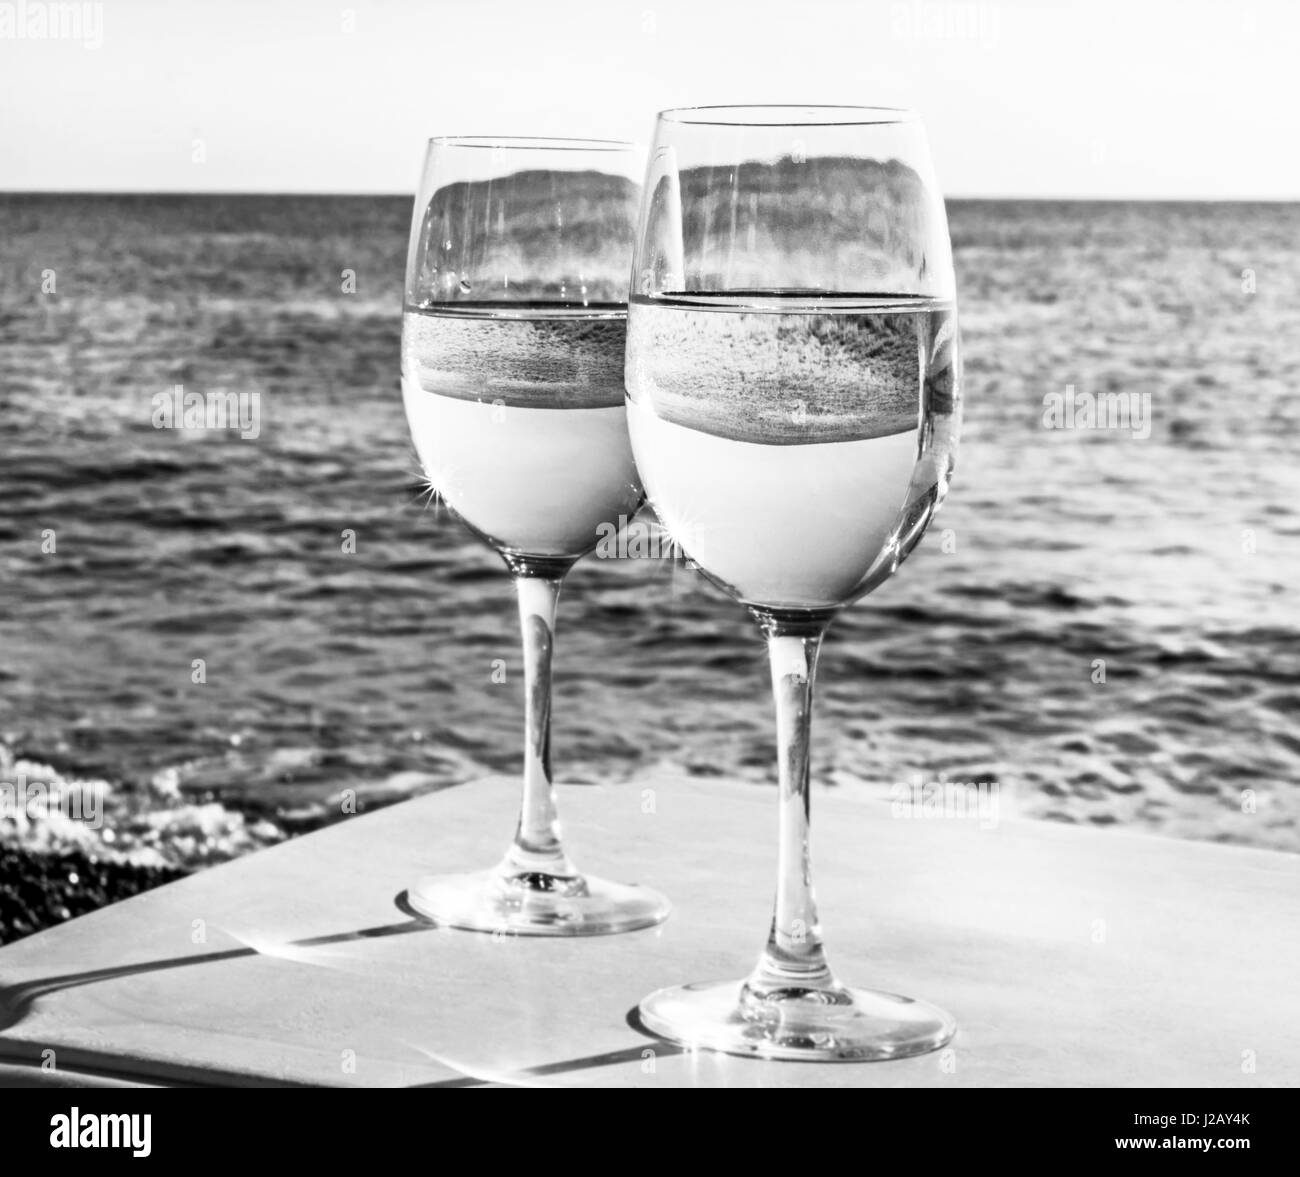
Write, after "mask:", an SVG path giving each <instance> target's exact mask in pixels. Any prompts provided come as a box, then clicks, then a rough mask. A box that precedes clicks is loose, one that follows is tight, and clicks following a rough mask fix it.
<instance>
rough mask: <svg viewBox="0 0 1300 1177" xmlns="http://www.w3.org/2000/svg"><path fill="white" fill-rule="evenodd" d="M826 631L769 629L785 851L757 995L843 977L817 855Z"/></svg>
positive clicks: (755, 981) (756, 977)
mask: <svg viewBox="0 0 1300 1177" xmlns="http://www.w3.org/2000/svg"><path fill="white" fill-rule="evenodd" d="M823 632H824V629H823V630H818V631H816V632H813V633H800V634H789V633H780V632H773V631H772V630H769V631H768V656H769V658H770V660H771V664H772V693H773V695H774V696H775V700H776V730H777V756H778V769H779V775H780V822H779V835H778V836H779V850H778V866H777V880H776V904H775V908H774V910H773V913H772V930H771V932H770V934H769V935H768V940H767V947H766V949H764V951H763V955H762V957H761V958H760V960H759V963H758V968H757V969H755V971H754V973H753V975H752V976H751V977H750V979H749V982H748V989H749V992H750V993H751V994H752V995H754V996H757V997H763V996H767V995H770V994H772V993H774V992H778V991H782V990H789V989H828V988H831V987H833V986H834V985H835V978H834V976H833V975H832V974H831V970H830V968H829V966H828V965H827V963H826V956H825V954H824V952H823V950H822V936H821V925H820V923H819V921H818V919H817V899H816V896H815V895H814V893H813V885H812V862H811V858H810V855H809V848H808V835H809V805H808V801H809V787H808V786H809V780H808V770H809V753H810V744H809V737H810V735H811V730H812V702H813V680H814V678H815V676H816V673H817V655H818V653H819V652H820V650H821V642H822V633H823Z"/></svg>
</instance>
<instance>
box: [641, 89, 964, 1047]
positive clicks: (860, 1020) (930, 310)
mask: <svg viewBox="0 0 1300 1177" xmlns="http://www.w3.org/2000/svg"><path fill="white" fill-rule="evenodd" d="M632 282H633V286H632V296H631V300H630V307H629V322H628V344H627V371H626V379H627V391H628V424H629V430H630V433H631V438H632V449H633V452H634V453H635V455H636V462H637V469H638V471H639V473H640V476H641V479H642V482H643V483H644V485H645V488H646V491H647V493H648V495H649V499H650V502H651V504H652V505H653V507H654V509H655V511H656V512H657V513H658V515H659V518H660V520H661V521H662V523H663V524H664V526H665V527H666V528H667V530H668V531H669V533H670V534H671V535H672V537H673V539H674V540H676V541H677V542H678V543H679V544H680V545H681V547H682V549H683V551H684V552H685V553H686V554H687V555H688V556H689V557H690V558H691V559H692V560H693V561H694V562H695V563H696V564H697V565H698V566H699V567H700V569H701V570H702V571H703V572H704V573H705V574H706V575H707V576H708V577H709V578H710V579H712V580H713V581H714V582H715V583H717V584H718V585H719V586H721V587H722V588H723V589H724V590H725V591H726V592H727V593H729V594H730V595H731V596H732V597H734V598H735V599H736V600H737V601H739V602H741V603H742V604H744V605H745V606H747V607H748V608H749V610H750V612H751V613H752V614H753V616H754V617H755V618H756V620H757V621H758V623H759V625H760V626H761V628H762V630H763V633H764V634H765V635H766V637H767V642H768V648H769V654H770V661H771V673H772V685H773V691H774V695H775V700H776V718H777V737H778V775H779V779H780V834H779V847H778V855H779V858H778V874H777V889H776V901H775V908H774V912H773V918H772V924H771V928H770V931H769V935H768V941H767V945H766V947H765V949H764V950H763V952H762V954H761V956H760V959H759V963H758V965H757V967H756V968H755V969H754V970H753V972H752V973H750V975H749V976H748V977H746V978H744V979H741V980H733V981H709V982H704V983H699V984H688V985H682V986H678V987H675V988H670V989H663V990H660V991H658V992H656V993H653V994H651V995H650V996H649V997H647V998H646V999H645V1000H644V1001H643V1002H642V1003H641V1006H640V1011H639V1013H640V1019H641V1023H642V1024H643V1025H644V1026H645V1027H646V1029H648V1030H649V1031H651V1032H652V1033H655V1034H657V1035H659V1036H661V1037H663V1038H667V1039H669V1040H670V1041H673V1042H677V1043H680V1044H682V1045H685V1046H689V1047H692V1048H706V1049H713V1050H719V1051H725V1052H728V1053H733V1054H753V1055H759V1056H763V1057H767V1058H779V1059H816V1060H841V1061H852V1060H861V1059H882V1058H898V1057H903V1056H906V1055H912V1054H918V1053H921V1052H924V1051H928V1050H933V1049H936V1048H938V1047H940V1046H942V1045H943V1044H944V1043H946V1042H947V1041H948V1040H949V1039H950V1038H951V1037H952V1035H953V1033H954V1032H955V1024H954V1022H953V1020H952V1018H951V1017H950V1016H949V1015H948V1014H946V1013H944V1012H943V1011H942V1010H940V1009H937V1008H936V1007H934V1006H932V1005H928V1004H927V1003H925V1002H922V1001H917V1000H913V999H911V998H907V997H902V996H899V995H897V994H892V993H883V992H877V991H874V990H867V989H862V988H858V987H854V986H852V985H848V984H845V983H843V982H842V981H841V980H840V979H839V978H838V977H837V976H836V975H835V974H834V973H833V972H832V970H831V968H830V965H829V963H828V961H827V957H826V954H825V951H824V948H823V945H822V936H821V927H820V922H819V919H818V913H817V905H816V901H815V897H814V894H813V886H812V875H811V859H810V850H809V739H810V731H811V717H812V693H813V680H814V676H815V673H816V667H817V655H818V651H819V649H820V645H821V640H822V635H823V634H824V633H825V631H826V628H827V626H828V625H829V624H830V622H831V620H832V619H833V617H834V616H835V614H836V613H837V612H838V610H840V609H841V608H843V607H844V606H846V605H848V604H850V603H851V602H853V601H855V600H857V599H858V598H860V597H862V596H863V595H864V594H866V593H868V592H870V591H871V590H872V589H873V588H875V587H876V586H877V585H879V584H880V583H881V582H882V581H884V580H885V579H887V578H888V577H889V576H891V575H893V573H894V572H895V571H896V570H897V568H898V566H899V565H900V564H901V563H902V561H903V560H904V559H905V558H906V557H907V555H908V553H909V552H911V550H912V549H913V547H914V546H915V545H916V543H917V541H918V540H919V539H920V537H921V535H922V534H923V533H924V531H925V529H926V527H927V526H928V524H929V521H930V519H931V517H932V516H933V514H934V511H935V510H936V509H937V507H938V506H939V504H940V502H941V501H942V499H943V497H944V495H945V494H946V492H947V487H948V480H949V477H950V475H951V472H952V460H953V453H954V449H955V446H956V441H957V432H958V427H959V424H960V414H961V381H960V354H959V344H958V336H957V319H956V306H955V288H954V282H953V273H952V259H951V249H950V245H949V241H948V230H947V220H946V215H945V212H944V207H943V201H942V198H941V197H940V195H939V191H938V187H937V185H936V183H935V181H934V176H933V171H932V168H931V165H930V159H929V153H928V149H927V147H926V142H925V136H924V132H923V130H922V128H921V125H920V122H919V120H917V119H916V117H915V116H913V115H911V114H910V113H908V112H905V111H897V110H889V109H882V108H869V107H703V108H697V109H693V110H678V111H666V112H664V113H662V114H661V115H660V116H659V119H658V123H657V126H656V134H655V142H654V146H653V148H652V154H651V160H650V166H649V171H648V176H647V182H646V185H645V189H644V194H643V203H642V213H641V220H640V226H639V231H638V242H637V254H636V260H635V263H634V267H633V278H632Z"/></svg>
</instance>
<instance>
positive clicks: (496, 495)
mask: <svg viewBox="0 0 1300 1177" xmlns="http://www.w3.org/2000/svg"><path fill="white" fill-rule="evenodd" d="M641 159H642V155H641V153H640V152H639V151H638V150H637V149H636V148H634V147H633V146H631V145H629V144H624V143H607V142H598V141H590V140H578V139H523V138H490V137H472V138H440V139H434V140H432V141H431V142H430V144H429V149H428V154H427V156H426V158H425V165H424V172H423V177H422V180H421V184H420V189H419V192H418V194H417V196H416V201H415V214H414V217H413V220H412V226H411V247H410V252H409V255H408V261H407V275H406V298H405V311H404V315H403V320H402V399H403V402H404V404H405V407H406V418H407V422H408V424H409V425H410V430H411V438H412V440H413V442H414V444H415V449H416V453H417V455H418V456H419V459H420V463H421V466H422V467H423V469H424V472H425V474H426V476H427V477H428V480H429V484H430V486H431V488H432V489H433V490H435V491H436V492H437V493H438V495H439V496H440V497H441V499H442V500H443V501H444V502H445V503H446V504H447V505H448V506H449V507H450V508H451V509H452V511H454V512H455V514H456V515H457V516H458V517H459V518H460V519H461V520H462V521H463V522H464V523H465V524H466V525H467V526H468V527H469V528H470V529H471V530H472V531H473V532H474V533H475V534H476V535H477V536H478V537H479V538H480V539H482V540H483V541H484V542H485V543H487V544H489V545H490V546H491V547H492V548H494V549H495V550H496V551H497V552H498V553H499V554H500V555H501V556H502V558H503V559H504V561H505V564H506V567H507V568H508V570H509V572H510V573H511V575H512V576H513V577H514V581H515V586H516V590H517V594H518V598H519V616H520V623H521V626H522V630H523V647H524V676H525V698H526V715H525V747H524V778H523V799H522V804H521V809H520V817H519V824H518V827H517V829H516V831H515V837H514V840H513V841H512V842H511V844H510V846H509V847H508V849H507V850H506V854H505V857H504V858H503V859H502V860H501V862H500V863H498V864H497V865H496V866H495V867H493V868H491V869H488V870H484V871H479V872H475V873H471V874H444V875H431V876H427V877H425V878H422V879H420V880H418V881H417V882H416V883H415V884H414V885H413V886H412V887H411V888H410V890H409V892H408V899H409V902H410V904H411V906H412V907H413V908H414V909H415V910H416V911H418V912H420V913H421V914H423V915H425V916H427V917H429V918H430V919H432V920H434V921H436V922H438V923H440V924H444V925H447V926H450V927H457V928H467V929H472V930H475V931H486V932H514V933H519V934H524V935H538V936H581V935H601V934H605V933H610V932H624V931H631V930H633V929H636V928H644V927H649V926H651V925H653V924H657V923H659V922H660V921H661V920H662V919H664V918H665V916H666V915H667V914H668V904H667V901H666V900H665V899H664V898H663V897H662V896H661V895H659V894H658V893H657V892H655V891H652V890H649V889H648V888H645V887H639V886H633V885H629V884H624V883H614V882H610V881H607V880H604V879H598V878H594V877H592V876H590V875H584V874H583V873H582V872H581V871H579V870H578V869H577V867H576V866H575V865H574V864H573V862H572V861H571V860H570V859H569V856H568V855H567V854H566V853H565V850H564V847H563V844H562V842H561V840H560V829H559V820H558V814H557V810H556V801H555V791H554V787H553V782H552V774H551V664H552V658H553V652H554V644H555V614H556V604H557V600H558V597H559V592H560V584H561V582H562V580H563V578H564V576H565V574H566V573H567V572H568V571H569V569H570V568H571V567H572V566H573V564H574V563H575V562H576V561H577V560H579V559H580V558H581V557H582V556H584V555H585V554H586V553H588V552H590V551H591V550H592V549H593V548H594V547H595V546H596V544H597V541H598V539H599V538H600V535H601V533H602V532H601V527H602V524H606V523H611V522H613V523H616V522H617V520H618V519H619V516H620V515H625V516H630V515H632V514H633V513H634V512H635V511H636V509H637V508H638V506H639V505H640V504H641V501H642V499H643V497H644V496H643V492H642V489H641V485H640V482H639V481H638V479H637V474H636V468H635V465H634V463H633V460H632V450H631V446H630V443H629V440H628V434H627V414H626V411H625V409H624V407H623V355H624V344H625V340H626V326H627V324H626V319H627V307H626V289H627V279H626V274H627V266H628V262H629V257H630V253H631V247H632V235H633V218H634V217H635V211H636V203H637V195H638V187H637V182H636V177H637V175H638V173H639V171H640V161H641Z"/></svg>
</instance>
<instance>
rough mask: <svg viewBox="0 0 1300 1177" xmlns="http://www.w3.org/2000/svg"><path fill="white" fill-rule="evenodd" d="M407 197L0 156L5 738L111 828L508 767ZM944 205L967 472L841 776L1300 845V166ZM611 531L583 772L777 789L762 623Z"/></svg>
mask: <svg viewBox="0 0 1300 1177" xmlns="http://www.w3.org/2000/svg"><path fill="white" fill-rule="evenodd" d="M410 216H411V201H410V199H409V197H384V198H374V197H304V196H157V195H148V196H143V195H142V196H129V195H128V196H123V195H102V196H96V195H57V196H55V195H29V194H24V195H13V194H10V195H0V778H2V779H8V780H13V779H16V778H17V777H18V776H23V777H25V778H26V779H29V780H32V779H42V778H48V779H49V780H50V781H52V782H53V781H63V782H74V783H75V782H81V783H82V785H83V786H84V785H85V784H86V783H90V784H92V785H93V786H94V787H95V788H97V789H99V790H100V791H101V795H102V796H103V797H104V798H105V802H104V804H105V806H106V810H107V814H108V820H106V821H105V822H104V823H103V825H102V828H100V829H98V830H97V831H91V832H87V831H85V830H81V829H79V830H77V831H76V833H75V838H76V839H80V840H81V841H82V843H83V844H84V843H85V842H86V841H87V840H90V841H91V842H93V843H95V844H96V845H97V846H98V848H99V849H100V850H102V851H103V852H104V853H121V854H126V855H130V856H133V857H134V858H135V859H138V860H141V861H161V862H165V863H168V864H171V865H179V866H182V867H188V866H199V865H203V864H204V863H206V862H210V861H220V860H222V859H223V858H227V857H230V856H231V855H233V854H238V853H241V852H243V851H244V850H247V849H251V848H254V847H256V846H259V845H266V844H269V843H272V842H274V841H277V840H279V839H281V838H283V837H285V836H288V835H291V834H293V833H295V832H298V831H301V830H305V829H311V828H315V827H316V826H319V825H323V824H326V823H328V822H330V821H334V820H340V819H341V818H342V817H344V816H346V815H347V814H349V813H351V812H353V811H354V810H357V809H361V810H364V809H367V808H374V807H376V806H380V805H385V804H389V803H391V802H394V801H398V800H401V799H403V798H405V797H408V796H411V795H414V794H417V793H423V792H427V791H429V790H434V789H441V788H448V787H455V786H457V785H459V784H461V783H463V782H466V781H469V780H472V779H475V778H478V777H481V776H484V775H485V774H490V773H504V774H512V773H517V772H519V771H520V767H521V763H522V731H521V726H522V706H523V688H522V664H521V658H520V653H519V644H518V639H517V633H516V625H517V621H516V614H515V607H514V602H513V594H512V589H511V585H510V582H509V579H508V577H507V575H506V573H505V570H504V567H503V565H502V564H501V562H500V561H499V559H498V558H497V557H496V556H495V555H494V554H493V553H491V552H490V551H488V550H487V549H485V548H484V547H483V546H482V545H481V544H480V543H479V542H478V541H476V540H475V539H473V538H472V537H471V536H470V534H469V533H468V532H467V531H466V530H465V528H464V527H463V526H462V525H460V524H459V523H458V522H457V520H456V519H455V518H454V517H452V516H451V515H450V514H448V513H447V511H446V509H445V508H443V507H440V506H439V505H438V504H437V503H436V502H431V501H430V497H429V495H428V493H427V490H426V488H425V486H424V483H423V479H422V477H421V475H420V472H419V469H418V466H417V463H416V460H415V457H414V452H413V450H412V447H411V444H410V441H409V439H408V436H407V429H406V423H405V419H404V416H403V411H402V401H401V395H400V392H399V384H398V357H399V338H400V332H401V286H402V273H403V267H404V256H403V255H404V252H405V248H406V242H407V236H408V229H409V222H410ZM949 218H950V223H951V230H952V239H953V246H954V253H955V261H956V267H957V277H958V309H959V315H960V320H961V330H962V336H963V346H964V355H965V425H964V429H963V436H962V441H961V445H960V448H959V451H958V456H957V467H956V474H955V477H954V480H953V484H952V489H951V493H950V494H949V497H948V500H947V502H946V504H945V505H944V507H943V509H942V511H941V512H940V514H939V516H938V517H937V519H936V520H935V522H934V524H933V526H932V527H931V530H930V532H929V534H928V535H927V537H926V539H925V540H924V541H923V543H922V544H921V546H920V548H919V549H918V550H917V552H916V553H915V554H914V555H913V556H912V558H911V559H910V560H909V561H908V562H907V563H906V564H905V565H904V567H903V568H902V569H901V570H900V571H899V573H898V575H897V576H896V577H894V578H893V579H892V580H891V581H889V582H888V583H886V584H885V585H883V586H882V587H881V588H880V589H878V590H877V591H876V592H875V593H874V594H873V595H872V596H870V597H869V598H867V599H866V600H864V601H862V602H860V603H859V604H858V605H856V606H854V607H853V608H851V609H849V610H847V611H845V612H844V613H843V615H842V616H841V617H840V618H839V619H838V620H837V622H836V623H835V625H834V627H833V628H832V630H831V632H830V635H829V637H828V639H827V643H826V647H825V649H824V652H823V655H822V661H821V665H820V670H819V679H818V689H819V701H818V709H817V717H816V722H815V730H814V751H813V770H814V774H815V776H816V777H817V778H818V779H819V780H820V781H822V782H825V783H826V784H828V785H831V786H837V787H841V786H842V787H850V786H852V787H864V788H867V789H869V790H873V791H878V792H879V794H880V796H881V797H882V798H884V799H891V798H892V799H894V800H895V801H897V800H898V799H899V798H911V799H915V797H916V796H917V790H918V789H920V790H921V791H922V792H925V791H929V790H932V789H934V788H935V787H937V786H939V785H961V786H963V787H967V786H980V787H983V788H984V789H986V790H988V789H996V791H997V796H998V797H999V809H1000V812H1001V813H1002V814H1003V815H1009V814H1014V815H1017V816H1023V817H1029V818H1039V819H1046V820H1056V821H1064V822H1072V823H1078V824H1083V825H1093V826H1110V827H1118V828H1124V829H1129V830H1138V831H1143V832H1148V833H1158V834H1166V835H1171V836H1176V837H1184V838H1194V839H1208V840H1214V841H1223V842H1231V843H1238V844H1243V845H1250V846H1261V847H1273V848H1278V849H1285V850H1294V849H1296V848H1297V836H1298V834H1300V730H1298V727H1300V604H1298V602H1297V588H1298V586H1300V395H1298V393H1300V205H1296V204H1197V203H1167V204H1155V203H1121V202H1116V203H1068V202H1026V201H987V202H983V201H980V202H976V201H954V202H952V203H951V204H950V206H949ZM178 388H179V389H180V390H181V392H180V393H179V394H177V393H176V391H175V390H177V389H178ZM195 392H197V393H200V394H203V395H205V396H208V395H210V394H215V393H235V394H250V395H251V394H256V403H257V405H258V406H259V409H258V422H257V426H258V427H257V429H256V431H255V432H256V435H255V436H252V435H251V433H252V432H253V431H251V430H242V429H239V428H225V429H207V430H193V429H184V428H159V427H157V426H158V425H159V423H160V421H159V412H160V410H159V407H158V406H159V405H160V403H162V402H163V401H166V400H167V399H168V398H169V397H171V396H173V395H182V396H183V395H184V393H195ZM245 403H253V402H252V401H246V402H245ZM161 423H162V424H164V425H165V424H167V422H166V421H165V420H164V421H162V422H161ZM173 424H174V422H173ZM245 434H250V435H247V436H246V435H245ZM640 529H642V524H641V523H637V524H635V526H634V531H633V534H634V535H638V534H639V535H642V538H643V539H644V537H645V535H646V534H648V533H646V532H644V531H642V530H640ZM624 548H625V549H629V548H630V551H631V554H627V553H625V554H624V555H623V556H620V552H619V550H618V549H617V548H615V550H613V551H605V552H602V553H601V554H599V555H593V556H590V557H588V558H586V559H585V560H583V561H582V562H581V563H580V564H579V565H578V566H577V567H576V568H575V570H574V571H573V573H572V574H571V576H570V577H569V578H568V580H567V582H566V585H565V589H564V593H563V596H562V600H561V607H560V621H559V630H558V635H557V653H556V684H555V690H556V696H555V703H554V734H553V759H554V763H555V767H556V774H557V777H558V778H559V779H560V780H562V781H569V782H575V783H626V782H635V781H638V780H645V779H649V778H651V777H653V776H656V775H658V774H662V773H664V772H671V773H676V774H681V775H685V776H687V777H696V778H701V777H733V778H742V779H746V780H751V781H753V782H754V784H755V786H756V787H762V786H763V785H765V784H770V782H771V781H772V780H773V779H774V767H773V760H774V738H773V723H772V708H771V701H770V697H769V694H768V689H769V681H768V677H767V670H766V665H765V651H764V647H763V643H762V641H761V638H760V635H759V633H758V631H757V629H756V627H755V625H754V623H753V622H752V621H751V620H750V619H749V618H748V617H747V616H746V615H745V614H744V612H743V611H742V610H741V609H740V608H738V607H737V606H736V605H734V604H733V603H732V602H731V601H729V600H728V599H726V598H725V597H723V596H722V594H721V593H720V592H719V591H717V590H716V589H715V588H713V587H712V586H711V585H709V584H708V583H707V582H705V581H703V580H702V579H701V578H700V577H699V575H698V574H696V573H694V572H692V571H691V570H690V569H689V568H688V567H687V566H686V565H685V564H684V563H683V562H682V561H681V560H680V559H675V558H674V555H673V551H672V549H671V547H670V546H668V545H666V544H664V545H655V544H652V543H646V542H640V543H634V544H631V545H624ZM935 795H938V794H935ZM15 831H16V832H15ZM509 832H510V831H509V830H508V829H502V830H501V831H500V837H501V840H502V842H504V840H505V839H507V838H508V836H509ZM10 836H11V837H17V838H20V839H27V840H29V841H31V842H32V843H33V844H36V843H39V842H40V839H41V838H42V837H43V836H44V835H42V833H41V831H40V830H39V829H38V828H37V827H36V826H35V825H32V824H30V823H29V824H28V825H26V826H24V825H22V824H21V823H20V824H19V825H18V826H14V825H13V824H12V823H11V825H10ZM62 836H63V835H60V837H62ZM73 836H74V835H68V837H73ZM58 840H59V839H58V838H54V839H53V842H52V843H51V845H52V846H55V845H56V844H57V843H58ZM113 843H115V844H116V846H115V847H114V845H112V844H113ZM83 848H84V846H83ZM485 861H486V860H485Z"/></svg>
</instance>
